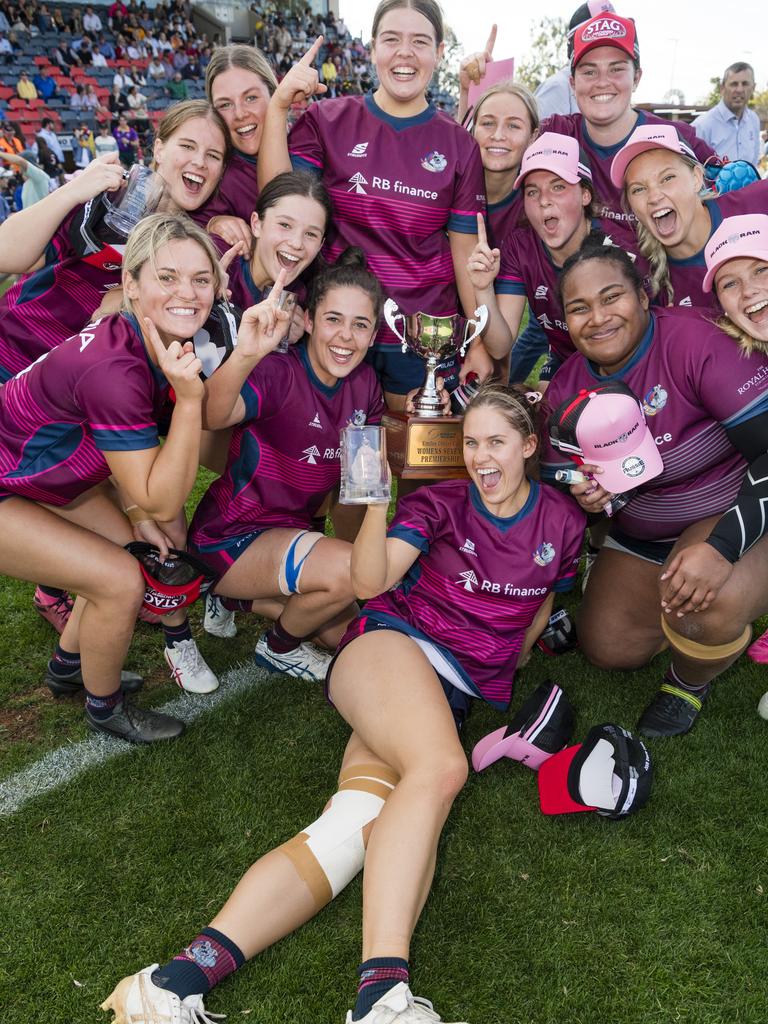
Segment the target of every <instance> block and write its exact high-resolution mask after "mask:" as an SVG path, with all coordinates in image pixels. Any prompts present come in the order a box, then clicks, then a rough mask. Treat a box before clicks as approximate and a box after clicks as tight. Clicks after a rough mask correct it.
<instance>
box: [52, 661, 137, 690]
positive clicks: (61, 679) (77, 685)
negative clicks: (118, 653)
mask: <svg viewBox="0 0 768 1024" xmlns="http://www.w3.org/2000/svg"><path fill="white" fill-rule="evenodd" d="M45 684H46V686H47V687H48V689H49V690H50V691H51V693H52V694H53V696H54V697H75V696H76V695H77V694H78V693H82V692H83V673H82V672H81V670H80V669H77V670H76V671H75V672H73V673H72V674H71V675H69V676H59V675H54V674H53V672H51V670H50V668H48V669H46V672H45ZM143 685H144V678H143V676H140V675H137V674H136V673H135V672H121V673H120V688H121V690H122V691H123V693H138V692H139V690H140V689H141V688H142V686H143Z"/></svg>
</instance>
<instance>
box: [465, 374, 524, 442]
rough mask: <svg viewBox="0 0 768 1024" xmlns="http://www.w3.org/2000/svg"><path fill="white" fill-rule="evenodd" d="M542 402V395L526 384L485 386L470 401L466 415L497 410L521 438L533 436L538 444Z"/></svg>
mask: <svg viewBox="0 0 768 1024" xmlns="http://www.w3.org/2000/svg"><path fill="white" fill-rule="evenodd" d="M540 402H541V393H540V392H539V391H533V390H531V388H528V387H526V386H525V384H509V385H507V384H483V385H482V387H481V388H480V390H479V391H478V392H477V394H476V395H474V396H473V397H472V398H471V399H470V401H469V403H468V404H467V408H466V410H465V411H464V415H465V416H466V415H467V413H470V412H472V411H473V410H474V409H497V410H498V411H499V412H500V413H501V415H502V416H503V417H504V419H505V420H506V421H507V423H508V424H509V425H510V427H512V429H513V430H515V431H516V432H517V433H518V434H520V436H521V437H523V438H527V437H530V436H531V435H533V436H534V437H535V438H536V440H537V442H538V439H539V417H538V409H539V403H540Z"/></svg>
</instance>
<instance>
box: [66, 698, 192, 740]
mask: <svg viewBox="0 0 768 1024" xmlns="http://www.w3.org/2000/svg"><path fill="white" fill-rule="evenodd" d="M85 721H86V722H87V724H88V726H89V727H90V728H91V729H93V730H94V732H108V733H110V734H111V735H112V736H118V737H119V738H120V739H123V740H127V741H128V742H129V743H156V742H157V741H158V740H175V739H176V738H177V737H178V736H181V734H182V733H183V732H184V723H183V722H181V721H179V719H178V718H172V717H171V716H170V715H163V714H161V713H160V712H159V711H145V710H144V709H143V708H138V707H136V705H135V704H131V703H130V701H128V700H127V699H126V700H123V701H122V702H121V703H120V704H118V705H117V707H116V708H115V710H114V711H113V712H112V714H111V715H110V716H109V718H101V719H100V718H94V717H93V715H91V714H90V713H89V712H88V708H86V709H85Z"/></svg>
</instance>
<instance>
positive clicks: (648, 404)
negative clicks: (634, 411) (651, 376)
mask: <svg viewBox="0 0 768 1024" xmlns="http://www.w3.org/2000/svg"><path fill="white" fill-rule="evenodd" d="M668 398H669V395H668V394H667V392H666V391H665V390H664V388H663V387H662V386H661V384H654V386H653V387H652V388H651V390H650V391H649V392H648V394H647V395H646V396H645V398H644V399H643V412H644V413H645V415H646V416H655V415H656V413H657V412H661V410H662V409H663V408H664V406H665V405H666V404H667V399H668Z"/></svg>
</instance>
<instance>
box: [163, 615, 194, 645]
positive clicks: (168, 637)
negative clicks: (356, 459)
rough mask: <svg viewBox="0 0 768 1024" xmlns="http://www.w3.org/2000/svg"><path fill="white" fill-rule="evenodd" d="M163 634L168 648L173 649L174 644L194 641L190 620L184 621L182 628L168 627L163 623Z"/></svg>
mask: <svg viewBox="0 0 768 1024" xmlns="http://www.w3.org/2000/svg"><path fill="white" fill-rule="evenodd" d="M163 633H164V634H165V646H166V647H173V645H174V644H177V643H179V642H180V641H182V640H191V639H192V630H191V629H190V628H189V619H184V621H183V622H182V624H181V625H180V626H168V625H166V624H165V623H163Z"/></svg>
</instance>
